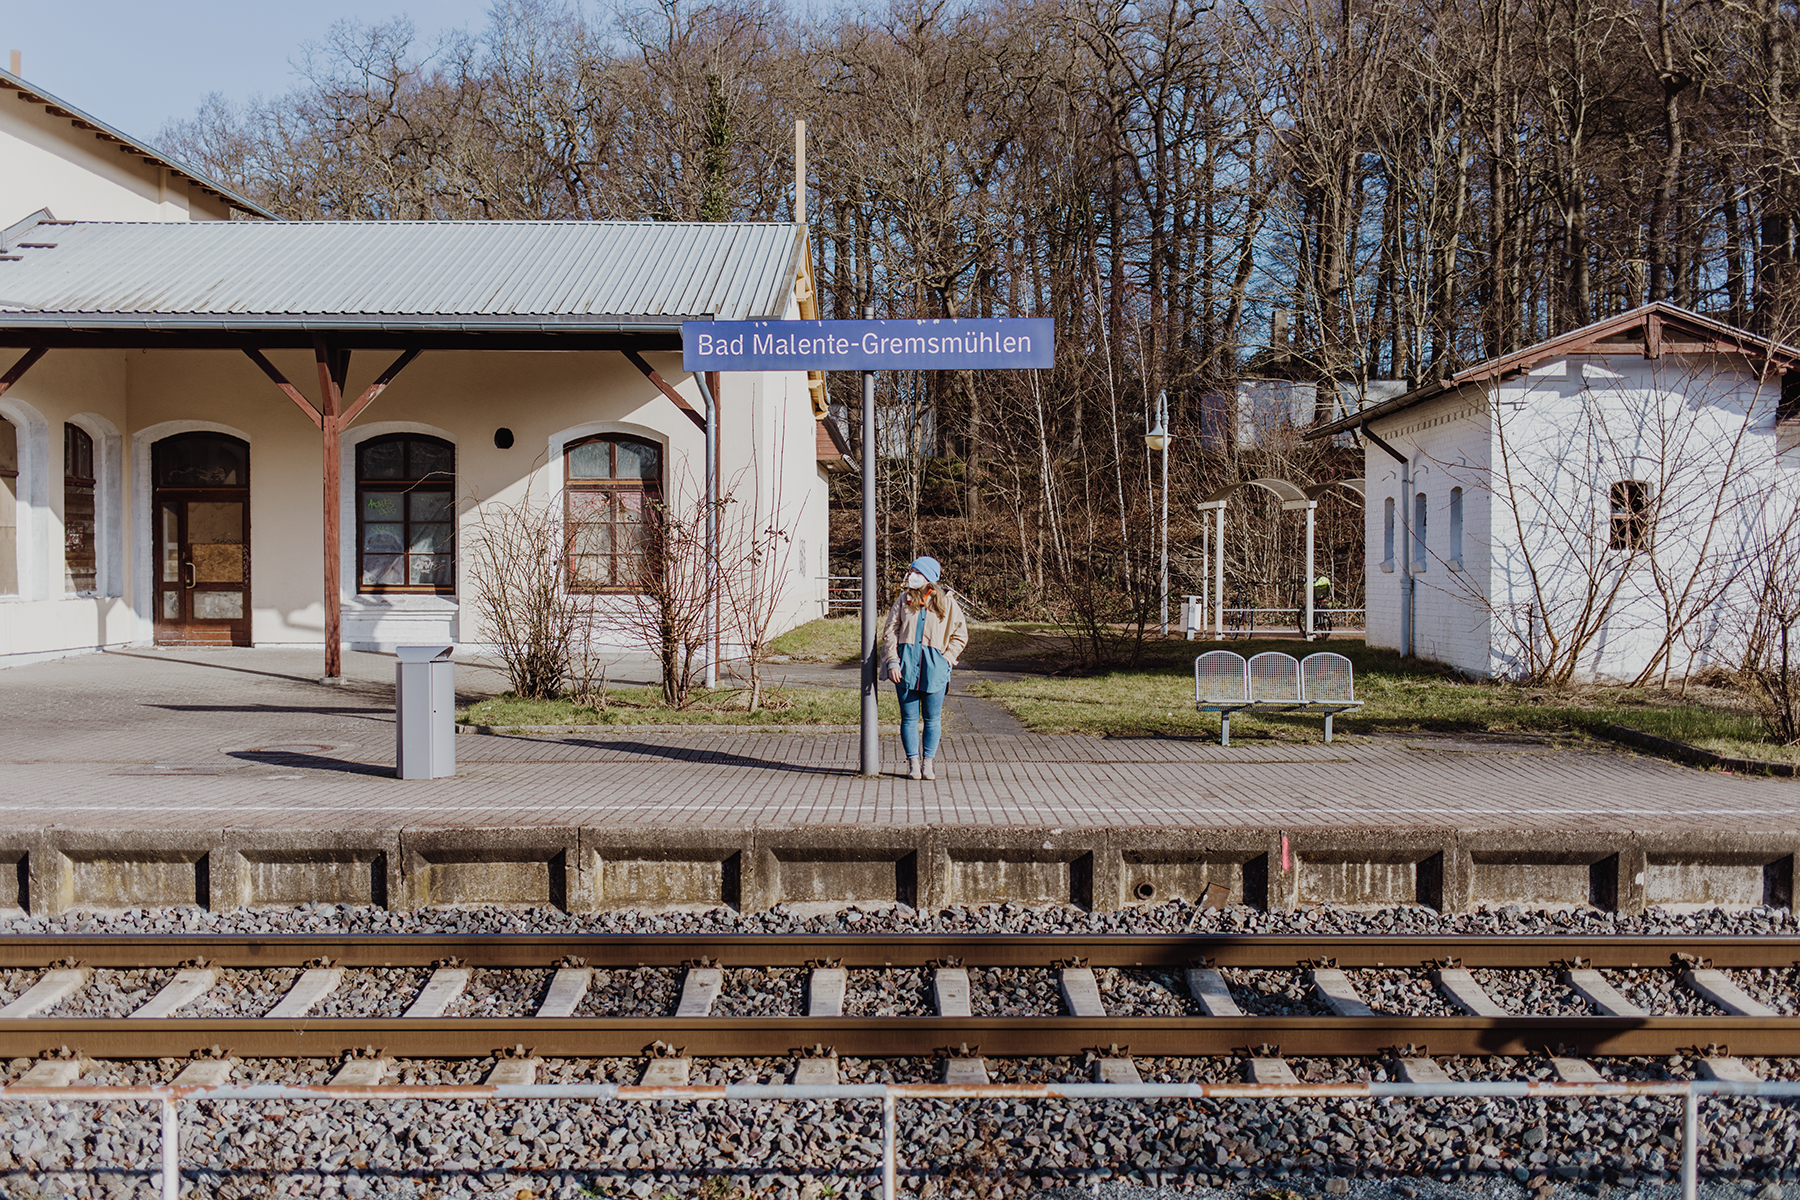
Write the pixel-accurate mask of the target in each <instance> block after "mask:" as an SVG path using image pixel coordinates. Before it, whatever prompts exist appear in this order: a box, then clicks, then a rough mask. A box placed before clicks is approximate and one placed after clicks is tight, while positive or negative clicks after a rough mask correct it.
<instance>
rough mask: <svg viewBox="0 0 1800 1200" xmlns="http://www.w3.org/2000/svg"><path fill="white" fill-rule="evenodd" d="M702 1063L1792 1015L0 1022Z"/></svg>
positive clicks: (2, 1053)
mask: <svg viewBox="0 0 1800 1200" xmlns="http://www.w3.org/2000/svg"><path fill="white" fill-rule="evenodd" d="M659 1041H660V1042H664V1043H666V1044H668V1045H673V1046H678V1047H681V1048H682V1050H683V1052H684V1053H686V1054H688V1055H690V1056H693V1057H700V1058H740V1057H748V1058H768V1057H785V1056H787V1055H789V1054H792V1053H795V1052H798V1051H802V1050H805V1049H808V1048H810V1047H813V1046H816V1045H824V1046H829V1047H832V1048H833V1049H835V1050H836V1051H837V1053H839V1054H840V1055H850V1056H854V1057H858V1058H898V1057H907V1058H913V1057H918V1058H929V1057H931V1056H932V1055H934V1054H935V1053H937V1052H939V1051H944V1050H954V1049H956V1048H957V1047H960V1046H963V1045H967V1046H969V1047H972V1048H977V1049H978V1050H979V1052H980V1053H981V1054H983V1055H988V1056H993V1057H1000V1058H1007V1057H1033V1056H1053V1057H1080V1056H1081V1055H1082V1054H1083V1053H1085V1052H1086V1051H1088V1050H1091V1049H1096V1048H1100V1047H1105V1046H1108V1045H1112V1044H1117V1045H1119V1046H1120V1047H1122V1048H1124V1049H1125V1050H1128V1051H1129V1053H1130V1054H1132V1055H1135V1056H1145V1055H1151V1056H1157V1057H1209V1056H1233V1055H1244V1054H1246V1053H1249V1052H1251V1051H1252V1050H1254V1049H1256V1048H1259V1047H1263V1046H1270V1047H1274V1048H1275V1049H1274V1051H1273V1052H1274V1053H1278V1054H1281V1055H1287V1056H1295V1057H1374V1056H1378V1055H1381V1054H1383V1053H1385V1052H1388V1051H1391V1050H1392V1049H1393V1048H1394V1047H1397V1046H1407V1045H1410V1046H1414V1047H1418V1048H1421V1049H1422V1050H1423V1051H1425V1052H1428V1053H1430V1054H1433V1055H1456V1056H1475V1057H1481V1056H1488V1055H1501V1056H1530V1055H1542V1054H1545V1053H1546V1052H1550V1051H1556V1050H1558V1048H1560V1052H1562V1053H1567V1054H1578V1055H1584V1056H1585V1055H1605V1056H1630V1055H1642V1056H1652V1057H1661V1056H1666V1055H1671V1054H1678V1053H1683V1052H1685V1051H1690V1050H1692V1049H1693V1048H1695V1047H1704V1046H1708V1045H1721V1046H1728V1047H1730V1051H1731V1053H1733V1054H1737V1055H1751V1056H1756V1057H1784V1056H1795V1055H1800V1017H1688V1016H1669V1017H1566V1016H1547V1017H1413V1016H1405V1015H1400V1014H1394V1015H1389V1014H1383V1015H1380V1016H1375V1017H1319V1016H1302V1017H956V1018H945V1017H686V1018H683V1017H541V1018H540V1017H518V1018H508V1019H494V1018H475V1017H451V1018H411V1019H408V1018H404V1017H400V1018H380V1019H376V1018H333V1019H312V1018H306V1019H299V1020H276V1021H272V1020H268V1019H266V1018H242V1017H237V1018H199V1019H181V1018H172V1019H160V1020H136V1019H131V1018H121V1019H92V1018H56V1019H42V1018H34V1019H28V1020H20V1021H6V1022H0V1057H8V1058H31V1057H36V1056H38V1055H40V1054H43V1053H44V1052H46V1051H51V1050H55V1049H57V1048H58V1047H61V1046H68V1047H70V1048H71V1049H73V1050H76V1051H79V1052H80V1053H82V1054H84V1055H86V1056H88V1057H90V1058H102V1059H104V1058H185V1057H187V1056H189V1055H191V1054H194V1053H195V1052H197V1051H205V1050H208V1049H209V1048H211V1047H213V1046H218V1047H221V1048H223V1049H224V1050H226V1051H228V1052H229V1053H231V1054H233V1055H236V1056H239V1057H245V1058H336V1057H338V1056H340V1055H342V1054H344V1053H346V1052H348V1051H351V1050H357V1049H361V1048H363V1047H366V1046H375V1047H378V1048H380V1049H381V1050H382V1051H383V1052H385V1053H387V1054H389V1055H393V1056H395V1057H399V1058H487V1057H490V1056H493V1055H495V1054H496V1053H497V1052H499V1051H501V1050H503V1049H506V1050H510V1049H511V1048H512V1047H515V1046H519V1045H524V1046H526V1047H528V1048H529V1049H530V1050H531V1051H532V1052H534V1053H536V1054H538V1055H540V1056H548V1057H554V1058H614V1057H626V1058H633V1057H637V1056H639V1055H642V1054H644V1053H645V1051H646V1050H647V1049H648V1048H649V1047H650V1046H651V1044H652V1043H654V1042H659Z"/></svg>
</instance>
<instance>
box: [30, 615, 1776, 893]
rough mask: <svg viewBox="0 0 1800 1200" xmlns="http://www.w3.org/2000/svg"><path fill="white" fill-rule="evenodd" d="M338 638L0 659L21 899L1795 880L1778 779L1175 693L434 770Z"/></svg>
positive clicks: (679, 739)
mask: <svg viewBox="0 0 1800 1200" xmlns="http://www.w3.org/2000/svg"><path fill="white" fill-rule="evenodd" d="M346 658H347V660H348V666H347V672H348V675H349V679H348V682H346V683H345V684H343V685H340V686H332V687H327V686H323V685H321V684H320V683H318V682H317V681H316V678H315V675H316V671H317V660H318V655H317V653H316V652H313V651H300V650H295V651H278V650H255V651H245V650H237V651H186V652H173V651H152V650H144V651H130V652H122V653H116V654H106V655H92V656H86V657H81V658H74V659H68V660H63V661H61V662H53V663H42V664H36V665H32V666H26V667H19V668H13V669H11V670H7V671H4V672H0V706H3V710H4V711H5V713H6V714H7V716H6V720H5V723H4V727H3V729H0V772H4V780H5V782H4V784H3V785H0V860H5V859H8V858H9V857H10V858H13V859H16V860H18V861H23V862H25V863H26V864H27V869H26V870H25V871H22V872H21V874H23V875H25V876H28V884H27V885H26V886H25V888H24V890H23V891H22V893H21V896H20V901H21V904H29V906H30V907H32V908H33V909H37V910H57V909H60V908H64V907H68V906H70V905H77V906H80V905H92V906H105V905H106V904H108V903H113V904H121V903H151V902H165V901H166V902H182V901H186V902H205V903H210V904H212V905H213V906H215V907H218V906H229V905H231V904H233V903H254V902H270V903H275V902H292V901H296V900H301V899H331V898H343V899H353V900H355V899H360V900H363V901H365V902H367V901H373V902H382V903H389V904H391V905H394V906H410V905H413V904H430V903H457V902H475V901H479V900H489V899H493V900H502V901H509V902H519V903H529V902H534V901H548V902H553V903H558V904H560V905H563V906H565V907H571V908H587V907H593V906H596V905H603V904H608V903H634V902H641V903H650V902H656V901H668V902H685V903H706V902H710V901H718V900H725V901H728V902H731V903H740V904H744V905H747V906H757V905H760V904H765V903H774V902H776V901H777V900H780V899H788V900H820V901H828V900H838V899H858V900H870V901H879V900H896V899H899V900H906V901H908V902H913V903H927V902H930V903H937V902H951V901H955V900H958V899H961V900H969V901H976V900H982V899H993V898H1020V899H1033V898H1036V899H1064V900H1070V899H1073V900H1075V901H1077V902H1082V903H1089V904H1093V905H1094V906H1096V907H1112V906H1114V905H1115V904H1117V903H1123V902H1125V901H1126V900H1127V899H1128V898H1129V897H1131V896H1132V895H1135V894H1137V892H1138V889H1139V888H1140V887H1142V886H1143V885H1145V884H1148V885H1149V886H1150V887H1151V889H1152V893H1153V894H1154V895H1157V896H1162V897H1167V896H1169V895H1183V894H1199V891H1200V890H1201V889H1203V888H1204V886H1205V884H1206V883H1207V882H1208V881H1211V882H1213V883H1217V884H1221V885H1223V886H1226V887H1228V888H1229V889H1230V890H1231V892H1232V894H1233V895H1234V896H1237V897H1241V898H1250V899H1253V900H1256V901H1258V902H1262V903H1269V904H1291V903H1304V902H1306V901H1307V900H1309V899H1336V900H1339V901H1348V902H1368V903H1384V902H1395V901H1406V900H1424V901H1427V902H1433V903H1437V904H1440V905H1447V906H1450V907H1459V906H1462V905H1466V904H1470V903H1478V902H1481V901H1484V900H1505V899H1519V900H1522V901H1526V902H1544V903H1550V902H1571V903H1583V902H1591V903H1599V904H1603V905H1604V906H1608V907H1619V908H1625V909H1630V908H1633V907H1637V906H1640V905H1641V904H1643V903H1647V902H1658V901H1663V902H1677V901H1680V902H1695V903H1700V902H1707V901H1709V900H1724V901H1727V902H1734V903H1759V902H1763V901H1773V902H1779V903H1788V902H1789V901H1790V900H1791V894H1792V874H1793V854H1794V851H1795V849H1797V848H1800V785H1797V784H1795V783H1794V782H1792V781H1782V780H1768V779H1756V778H1746V777H1741V776H1730V775H1725V774H1721V773H1712V772H1702V771H1697V770H1693V769H1690V768H1686V767H1680V766H1676V765H1673V764H1670V763H1667V762H1664V761H1661V760H1657V759H1652V758H1645V757H1639V756H1636V755H1632V754H1629V753H1625V752H1623V751H1610V750H1602V751H1595V750H1565V749H1558V748H1555V747H1551V746H1548V745H1544V744H1540V743H1536V742H1531V741H1525V740H1501V739H1495V740H1485V739H1457V738H1434V737H1382V738H1354V739H1340V741H1339V742H1338V743H1336V744H1334V745H1331V746H1325V745H1323V744H1320V743H1317V742H1312V743H1301V744H1290V743H1270V742H1261V743H1257V742H1250V743H1247V744H1242V745H1236V746H1232V747H1230V748H1229V749H1227V748H1221V747H1220V746H1218V745H1217V744H1216V741H1215V740H1214V735H1213V734H1212V733H1210V732H1202V731H1201V729H1200V727H1199V718H1196V736H1195V737H1194V738H1193V739H1191V740H1184V739H1168V738H1155V739H1151V738H1145V739H1095V738H1086V737H1046V736H1037V735H1031V734H996V733H987V732H981V731H980V730H979V728H978V727H979V726H980V725H982V724H989V722H984V721H982V720H980V719H979V718H980V714H977V716H976V719H970V718H969V717H967V716H966V715H964V716H962V717H956V716H955V715H954V714H953V719H952V721H951V724H950V729H949V732H948V733H947V735H946V738H945V745H944V748H943V750H942V751H941V758H940V763H941V765H940V768H939V775H940V778H939V780H938V781H937V782H936V783H935V784H933V783H915V782H912V781H909V780H906V779H903V778H899V777H897V776H895V775H888V776H885V777H882V778H877V779H865V778H862V777H860V776H858V775H857V774H856V760H855V755H856V738H855V735H854V734H853V733H846V732H842V731H836V732H806V731H798V730H796V731H786V732H778V731H771V730H747V731H744V732H737V731H719V730H716V729H715V730H708V731H690V732H679V733H677V732H645V731H634V730H633V729H631V728H630V727H602V728H598V729H596V730H594V731H593V732H584V733H580V734H574V735H566V736H544V737H516V736H464V737H459V738H458V740H457V752H458V760H459V771H458V775H457V777H456V778H454V779H448V780H437V781H414V782H401V781H398V780H396V779H394V778H393V777H392V765H393V720H392V713H391V706H392V684H391V680H392V672H393V660H392V659H391V658H387V657H385V656H379V655H362V654H352V655H347V656H346ZM458 681H459V687H460V688H462V689H463V690H464V691H465V692H466V693H467V694H469V695H481V694H486V693H489V692H492V691H495V690H498V689H499V688H500V687H502V686H503V685H504V681H503V679H501V677H500V676H499V675H498V673H497V672H494V671H492V670H489V669H483V668H481V667H478V666H466V665H465V666H459V671H458ZM1001 727H1004V724H1003V723H1002V726H1001ZM1207 728H1208V729H1209V730H1211V729H1212V728H1213V727H1212V726H1208V727H1207ZM886 741H887V743H888V745H887V749H888V751H889V752H890V753H891V754H893V755H896V756H897V755H898V748H897V746H896V745H894V744H893V743H894V739H892V738H891V737H890V738H888V739H886ZM333 855H336V858H335V859H334V858H333V857H332V856H333ZM333 862H336V863H337V866H331V865H330V864H331V863H333ZM509 864H510V865H509ZM657 864H662V865H660V866H658V865H657ZM340 877H342V878H340ZM333 880H337V882H333ZM340 885H341V887H342V888H343V889H347V890H344V891H342V893H341V895H339V894H338V893H334V892H333V891H332V889H333V888H338V887H340ZM0 900H3V897H0Z"/></svg>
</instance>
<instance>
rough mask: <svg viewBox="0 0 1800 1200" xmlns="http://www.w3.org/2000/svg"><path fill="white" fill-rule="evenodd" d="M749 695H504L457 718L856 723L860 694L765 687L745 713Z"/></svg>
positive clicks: (885, 700)
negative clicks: (601, 705) (586, 701)
mask: <svg viewBox="0 0 1800 1200" xmlns="http://www.w3.org/2000/svg"><path fill="white" fill-rule="evenodd" d="M747 695H748V694H747V693H746V692H744V691H743V690H742V689H739V688H715V689H713V690H711V691H707V690H705V689H699V690H696V691H695V692H694V694H693V699H692V702H691V703H689V705H688V706H687V707H686V708H669V707H668V706H666V705H665V704H663V702H662V693H661V692H659V691H657V690H656V689H655V688H617V689H614V690H613V691H612V692H611V694H610V695H609V696H608V697H607V706H606V708H605V710H604V711H602V710H600V709H598V708H595V707H591V706H588V705H581V704H576V703H575V702H574V701H573V700H570V699H568V698H566V697H564V698H560V699H556V700H521V699H520V698H519V697H517V696H515V695H513V694H512V693H511V692H504V693H502V694H500V695H498V696H495V697H493V698H491V699H488V700H482V701H480V702H479V703H476V704H471V705H470V706H469V707H468V708H466V709H463V710H461V711H459V712H458V713H457V714H456V720H457V723H458V724H460V725H486V726H489V727H492V728H497V729H518V728H523V727H526V726H531V725H565V726H568V725H854V724H856V723H857V721H858V720H859V719H860V709H859V707H858V695H857V693H856V692H855V691H853V690H851V689H849V688H799V687H788V688H765V689H764V691H763V700H764V707H762V708H760V709H758V710H757V711H756V712H749V711H746V702H747ZM881 719H882V720H883V721H887V722H896V721H898V720H899V719H900V715H899V711H898V710H897V709H896V708H895V706H894V695H893V689H892V688H883V689H882V691H881Z"/></svg>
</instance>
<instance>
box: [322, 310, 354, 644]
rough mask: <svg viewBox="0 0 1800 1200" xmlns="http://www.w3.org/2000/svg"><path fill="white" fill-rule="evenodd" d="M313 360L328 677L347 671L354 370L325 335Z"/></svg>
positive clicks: (344, 355)
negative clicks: (347, 391) (345, 463)
mask: <svg viewBox="0 0 1800 1200" xmlns="http://www.w3.org/2000/svg"><path fill="white" fill-rule="evenodd" d="M313 359H314V360H315V362H317V364H318V368H319V396H320V398H321V399H322V400H323V403H322V404H321V405H320V406H319V416H320V417H321V418H322V419H321V421H320V424H319V431H320V433H322V434H323V435H324V436H323V438H322V439H321V440H322V441H323V442H324V446H325V464H324V466H325V470H324V475H325V678H327V679H340V678H342V677H343V674H344V648H343V618H344V606H343V582H344V581H343V573H342V569H341V567H340V566H339V561H338V559H339V553H340V549H341V544H342V541H343V529H342V527H341V521H340V513H339V511H338V510H339V507H340V504H341V502H340V500H339V499H338V491H339V489H340V488H341V487H342V485H343V477H342V464H341V461H340V460H341V458H342V455H343V445H344V423H343V412H344V376H345V375H346V374H347V373H348V372H349V370H350V354H349V352H348V351H345V350H339V349H336V348H335V347H333V346H332V345H331V344H330V343H328V342H326V341H325V340H324V339H323V338H320V339H317V340H315V341H314V342H313Z"/></svg>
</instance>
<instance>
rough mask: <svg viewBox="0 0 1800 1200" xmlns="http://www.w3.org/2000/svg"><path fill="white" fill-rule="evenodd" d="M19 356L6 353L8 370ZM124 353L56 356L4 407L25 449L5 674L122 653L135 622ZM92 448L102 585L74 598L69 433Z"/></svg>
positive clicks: (1, 622) (2, 619)
mask: <svg viewBox="0 0 1800 1200" xmlns="http://www.w3.org/2000/svg"><path fill="white" fill-rule="evenodd" d="M17 357H18V352H17V351H12V350H0V364H4V365H5V366H11V365H12V362H13V360H14V359H16V358H17ZM126 377H127V372H126V362H125V354H124V353H123V352H121V351H82V352H75V351H55V350H52V351H51V352H50V353H49V354H47V355H45V356H44V357H43V358H42V359H40V360H39V361H38V363H37V364H36V365H35V366H33V367H32V368H31V370H30V371H28V372H27V373H26V375H25V377H24V378H23V379H21V380H20V381H19V382H18V383H17V384H15V385H14V386H13V387H11V388H10V389H8V390H7V393H6V395H5V396H3V397H0V419H5V420H6V421H8V422H9V423H10V424H11V425H12V426H13V427H14V430H15V433H16V436H17V437H18V442H19V480H18V484H19V507H18V514H17V515H18V523H19V531H18V534H19V536H18V543H17V550H16V552H17V555H18V580H19V587H18V590H17V591H16V592H13V593H11V594H7V595H0V665H3V664H10V663H15V662H22V661H29V660H32V659H37V658H46V657H55V656H57V655H62V654H70V653H78V652H81V651H86V650H92V649H95V648H96V647H100V646H119V645H124V644H126V643H128V642H130V641H132V640H133V639H134V637H135V636H136V622H135V619H134V617H133V614H132V612H131V609H130V606H129V604H127V603H126V602H125V601H124V599H123V597H124V595H125V587H126V584H127V582H128V572H127V568H126V561H125V560H126V540H125V512H126V504H127V493H128V491H129V487H130V466H129V464H128V463H127V462H126V456H125V454H124V446H123V439H122V437H121V433H120V427H121V426H122V425H123V424H124V422H125V420H126ZM65 424H73V425H78V426H80V427H81V428H82V429H83V430H85V431H86V432H87V433H88V435H89V436H90V437H92V438H93V439H94V459H95V462H94V470H95V474H96V476H97V486H96V495H95V497H94V499H95V518H96V521H95V523H96V540H97V543H98V546H97V549H98V555H97V557H98V572H97V574H98V578H97V579H96V581H95V582H96V586H95V588H94V590H93V591H92V592H87V593H81V594H70V593H68V592H66V591H65V588H64V582H65V581H64V576H63V426H64V425H65Z"/></svg>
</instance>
